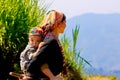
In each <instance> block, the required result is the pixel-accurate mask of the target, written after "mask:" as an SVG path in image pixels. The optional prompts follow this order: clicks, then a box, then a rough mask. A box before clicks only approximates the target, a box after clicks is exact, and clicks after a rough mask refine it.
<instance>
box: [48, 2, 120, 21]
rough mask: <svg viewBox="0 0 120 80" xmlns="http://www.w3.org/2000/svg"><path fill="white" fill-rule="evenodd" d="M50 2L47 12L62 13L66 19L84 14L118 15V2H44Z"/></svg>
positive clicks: (119, 5)
mask: <svg viewBox="0 0 120 80" xmlns="http://www.w3.org/2000/svg"><path fill="white" fill-rule="evenodd" d="M51 2H52V4H51V6H50V8H49V10H51V9H56V10H59V11H62V12H63V13H65V14H66V16H67V18H68V19H69V18H71V17H74V16H77V15H82V14H85V13H102V14H108V13H120V0H46V3H51Z"/></svg>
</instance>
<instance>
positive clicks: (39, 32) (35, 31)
mask: <svg viewBox="0 0 120 80" xmlns="http://www.w3.org/2000/svg"><path fill="white" fill-rule="evenodd" d="M29 35H30V36H43V30H42V29H41V28H39V27H34V28H32V29H31V30H30V33H29Z"/></svg>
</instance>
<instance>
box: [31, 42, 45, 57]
mask: <svg viewBox="0 0 120 80" xmlns="http://www.w3.org/2000/svg"><path fill="white" fill-rule="evenodd" d="M43 45H44V42H40V44H39V46H38V49H37V50H36V52H35V53H34V54H33V56H32V57H35V56H36V55H37V54H38V53H39V51H40V48H41V47H42V46H43Z"/></svg>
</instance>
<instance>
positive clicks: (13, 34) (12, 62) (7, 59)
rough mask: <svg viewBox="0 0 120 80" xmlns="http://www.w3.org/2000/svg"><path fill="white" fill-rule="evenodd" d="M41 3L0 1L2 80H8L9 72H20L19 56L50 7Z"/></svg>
mask: <svg viewBox="0 0 120 80" xmlns="http://www.w3.org/2000/svg"><path fill="white" fill-rule="evenodd" d="M40 3H44V1H42V0H0V56H2V60H1V61H0V63H2V64H1V65H3V66H5V67H2V66H1V67H0V68H1V69H3V72H2V74H0V75H3V76H0V80H6V78H7V77H8V72H9V71H15V70H17V71H18V70H19V69H17V68H18V67H17V66H19V55H20V52H21V51H22V50H23V49H24V47H25V46H26V44H27V42H28V31H29V29H30V28H31V27H34V26H36V25H39V24H40V22H41V20H42V19H43V17H44V13H45V12H46V11H47V8H48V6H49V5H47V4H44V5H40ZM40 6H42V7H40ZM13 66H14V67H13ZM4 78H5V79H4Z"/></svg>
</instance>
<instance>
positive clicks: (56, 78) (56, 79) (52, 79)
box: [50, 77, 64, 80]
mask: <svg viewBox="0 0 120 80" xmlns="http://www.w3.org/2000/svg"><path fill="white" fill-rule="evenodd" d="M50 80H64V79H63V78H60V77H54V78H51V79H50Z"/></svg>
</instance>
